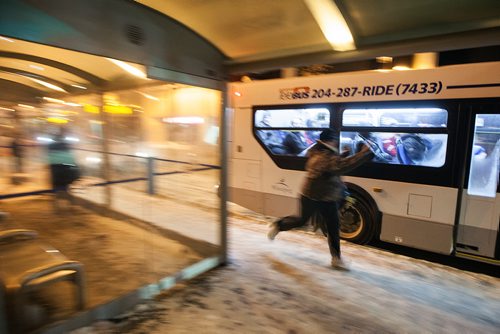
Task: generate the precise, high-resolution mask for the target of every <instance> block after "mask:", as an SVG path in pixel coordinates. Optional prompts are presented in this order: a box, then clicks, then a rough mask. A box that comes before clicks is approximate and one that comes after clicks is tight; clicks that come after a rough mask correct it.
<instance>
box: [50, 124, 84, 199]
mask: <svg viewBox="0 0 500 334" xmlns="http://www.w3.org/2000/svg"><path fill="white" fill-rule="evenodd" d="M65 132H66V131H65V129H64V128H61V130H60V132H59V133H58V134H57V135H56V136H55V138H54V140H53V142H51V143H50V144H49V145H48V160H49V166H50V175H51V182H52V190H53V192H54V196H55V198H54V207H55V209H58V206H59V203H58V201H59V200H60V199H67V200H70V201H71V199H72V197H71V196H70V194H69V186H70V184H71V183H72V182H74V181H75V180H77V179H78V178H79V177H80V172H79V169H78V166H77V165H76V162H75V158H74V156H73V152H72V151H71V146H70V144H69V143H68V142H67V140H66V139H65Z"/></svg>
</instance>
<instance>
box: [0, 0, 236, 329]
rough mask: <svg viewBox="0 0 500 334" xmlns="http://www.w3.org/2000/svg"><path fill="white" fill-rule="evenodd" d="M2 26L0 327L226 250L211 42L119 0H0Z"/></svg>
mask: <svg viewBox="0 0 500 334" xmlns="http://www.w3.org/2000/svg"><path fill="white" fill-rule="evenodd" d="M0 35H1V36H2V39H0V59H2V60H1V62H2V64H1V71H0V72H1V73H0V85H1V86H2V89H1V90H2V93H0V126H1V127H2V136H1V143H0V146H1V147H0V150H1V156H0V159H1V165H0V170H1V171H2V172H1V175H0V185H1V188H0V189H1V192H0V211H2V218H1V219H2V224H1V226H0V259H1V261H0V262H1V263H2V264H1V265H0V282H1V283H2V284H1V285H0V320H1V321H0V323H1V325H0V332H1V333H4V332H5V333H10V332H14V333H15V332H29V331H34V330H40V329H42V330H43V331H46V332H62V331H69V330H71V329H74V328H77V327H81V326H84V325H85V324H87V323H90V322H93V321H96V320H99V319H110V318H113V317H115V316H117V315H118V314H120V313H123V312H124V311H126V310H129V309H131V308H133V307H134V306H135V305H138V304H140V303H143V302H145V301H147V300H148V299H150V298H152V297H154V296H155V295H157V294H158V293H160V292H161V291H163V290H166V289H169V288H171V287H173V286H175V285H176V284H177V283H178V282H180V281H183V280H188V279H190V278H193V277H195V276H197V275H199V274H201V273H203V272H206V271H208V270H210V269H212V268H214V267H217V266H219V265H221V264H223V263H224V262H225V261H226V252H227V248H226V243H227V242H226V205H225V201H226V163H225V161H226V151H225V146H224V145H222V144H221V143H224V142H225V141H226V139H225V136H226V131H225V124H226V120H225V108H224V105H225V102H224V98H223V96H224V81H223V78H224V73H223V70H222V68H223V67H222V62H223V60H224V56H223V55H222V54H221V53H220V52H219V51H218V50H217V49H216V48H215V47H214V46H213V45H211V44H209V43H208V42H207V41H206V40H204V39H202V38H200V37H199V36H198V35H196V34H195V33H193V32H192V31H190V30H188V29H187V28H185V27H184V26H182V25H180V24H179V23H177V22H176V21H173V20H171V19H169V18H168V17H166V16H164V15H160V14H158V13H157V12H155V11H152V10H150V9H147V8H145V7H142V6H140V5H138V4H135V3H133V2H131V1H130V2H128V1H105V0H93V1H80V0H78V1H71V2H66V1H43V2H35V1H18V0H9V1H3V2H2V4H1V5H0ZM60 141H61V142H64V145H65V147H67V148H68V151H69V153H70V155H71V156H72V157H73V160H74V165H75V166H76V167H75V169H76V170H77V173H76V174H78V175H77V176H78V177H77V179H76V180H75V181H74V182H73V183H71V185H70V187H69V191H68V194H66V193H63V196H60V194H59V193H57V194H56V193H54V191H53V185H52V183H53V182H52V181H53V174H52V173H51V163H53V161H52V160H51V156H50V155H51V148H52V147H53V146H54V145H55V143H58V142H60Z"/></svg>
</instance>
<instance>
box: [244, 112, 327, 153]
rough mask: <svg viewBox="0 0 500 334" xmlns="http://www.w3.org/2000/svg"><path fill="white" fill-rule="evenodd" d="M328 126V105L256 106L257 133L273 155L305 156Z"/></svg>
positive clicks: (255, 123)
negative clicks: (304, 106) (317, 106)
mask: <svg viewBox="0 0 500 334" xmlns="http://www.w3.org/2000/svg"><path fill="white" fill-rule="evenodd" d="M328 127H330V111H329V110H328V109H327V108H293V109H256V111H255V113H254V128H255V134H256V135H257V138H258V139H259V141H260V142H261V143H262V144H264V146H265V147H266V148H267V151H268V152H270V153H271V154H272V155H284V156H296V157H303V156H305V155H306V153H307V150H308V149H309V148H310V147H311V146H313V145H314V144H315V143H316V140H317V139H318V138H319V134H320V133H321V131H322V129H324V128H328Z"/></svg>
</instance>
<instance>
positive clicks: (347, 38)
mask: <svg viewBox="0 0 500 334" xmlns="http://www.w3.org/2000/svg"><path fill="white" fill-rule="evenodd" d="M305 4H306V6H307V7H308V8H309V10H310V11H311V14H312V15H313V16H314V19H315V20H316V22H317V23H318V25H319V27H320V28H321V31H323V35H325V38H326V39H327V40H328V42H330V44H331V45H332V47H333V49H334V50H336V51H349V50H354V49H356V45H355V44H354V38H353V37H352V34H351V31H350V30H349V27H348V26H347V23H346V21H345V19H344V17H343V16H342V13H341V12H340V10H339V9H338V8H337V6H336V5H335V2H334V1H331V0H305Z"/></svg>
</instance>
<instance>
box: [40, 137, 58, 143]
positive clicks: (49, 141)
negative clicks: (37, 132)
mask: <svg viewBox="0 0 500 334" xmlns="http://www.w3.org/2000/svg"><path fill="white" fill-rule="evenodd" d="M36 140H37V141H40V142H44V143H51V142H53V141H54V140H53V139H52V138H48V137H36Z"/></svg>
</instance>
